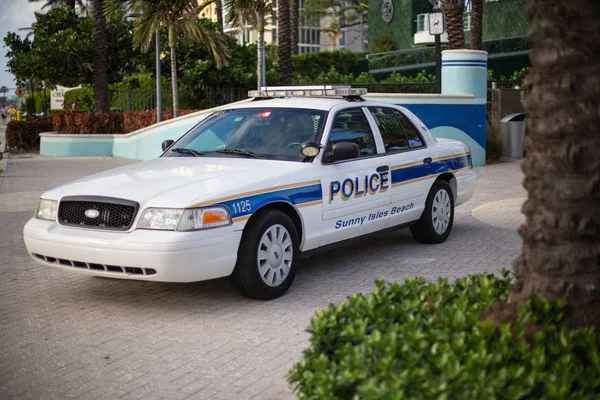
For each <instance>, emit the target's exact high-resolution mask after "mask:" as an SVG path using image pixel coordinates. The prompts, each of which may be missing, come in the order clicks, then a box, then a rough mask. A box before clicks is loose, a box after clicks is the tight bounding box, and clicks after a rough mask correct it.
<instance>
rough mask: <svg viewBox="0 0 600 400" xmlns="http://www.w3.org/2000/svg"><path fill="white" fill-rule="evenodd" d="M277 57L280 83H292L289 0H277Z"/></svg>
mask: <svg viewBox="0 0 600 400" xmlns="http://www.w3.org/2000/svg"><path fill="white" fill-rule="evenodd" d="M277 27H278V31H279V32H278V37H277V58H278V59H279V79H280V83H281V84H282V85H289V84H291V83H292V52H291V51H292V49H291V31H290V3H289V0H278V1H277Z"/></svg>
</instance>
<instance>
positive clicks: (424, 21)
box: [417, 14, 429, 32]
mask: <svg viewBox="0 0 600 400" xmlns="http://www.w3.org/2000/svg"><path fill="white" fill-rule="evenodd" d="M428 25H429V14H419V15H417V32H425V31H429V26H428Z"/></svg>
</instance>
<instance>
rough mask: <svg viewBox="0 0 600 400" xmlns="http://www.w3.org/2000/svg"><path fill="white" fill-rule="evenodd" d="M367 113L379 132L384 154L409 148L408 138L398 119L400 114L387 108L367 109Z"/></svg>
mask: <svg viewBox="0 0 600 400" xmlns="http://www.w3.org/2000/svg"><path fill="white" fill-rule="evenodd" d="M369 111H370V112H371V115H373V119H374V120H375V122H376V123H377V127H378V128H379V132H381V139H382V140H383V145H384V147H385V152H386V153H391V152H394V151H399V150H406V149H408V148H409V146H408V138H407V137H406V132H405V130H404V128H403V127H402V120H401V119H400V118H398V114H400V113H399V112H398V111H397V110H394V109H393V108H387V107H369Z"/></svg>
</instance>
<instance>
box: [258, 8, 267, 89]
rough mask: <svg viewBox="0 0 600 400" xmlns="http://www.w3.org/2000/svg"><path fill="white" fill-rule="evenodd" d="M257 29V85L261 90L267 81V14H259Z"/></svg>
mask: <svg viewBox="0 0 600 400" xmlns="http://www.w3.org/2000/svg"><path fill="white" fill-rule="evenodd" d="M257 20H258V22H257V24H256V30H257V31H258V44H257V49H258V51H257V55H258V60H257V61H256V68H257V71H256V73H257V76H258V79H257V86H258V89H259V90H260V88H261V87H263V86H266V82H264V81H263V62H264V60H265V57H264V56H265V16H264V15H263V14H260V13H259V14H258V15H257Z"/></svg>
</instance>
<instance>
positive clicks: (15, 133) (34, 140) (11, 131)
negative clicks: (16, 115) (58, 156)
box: [6, 118, 52, 151]
mask: <svg viewBox="0 0 600 400" xmlns="http://www.w3.org/2000/svg"><path fill="white" fill-rule="evenodd" d="M51 131H52V120H51V119H50V118H28V119H26V120H24V121H11V122H9V123H8V125H7V126H6V147H7V149H10V150H19V151H28V150H36V149H39V147H40V140H39V139H40V136H39V134H40V133H42V132H51Z"/></svg>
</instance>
